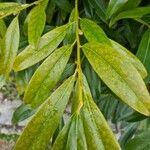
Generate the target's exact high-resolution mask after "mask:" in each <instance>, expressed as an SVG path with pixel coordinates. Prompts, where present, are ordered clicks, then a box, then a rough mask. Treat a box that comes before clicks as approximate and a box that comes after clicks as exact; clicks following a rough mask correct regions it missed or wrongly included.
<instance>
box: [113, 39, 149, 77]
mask: <svg viewBox="0 0 150 150" xmlns="http://www.w3.org/2000/svg"><path fill="white" fill-rule="evenodd" d="M110 41H111V44H112V46H113V48H114V49H115V50H117V51H118V52H119V53H120V54H122V55H123V56H125V59H127V60H128V61H129V62H130V63H132V65H134V67H135V68H136V69H137V71H138V72H139V73H140V75H141V76H142V78H143V79H144V78H145V77H146V76H147V71H146V69H145V67H144V65H143V64H142V62H141V61H140V60H139V59H138V58H137V57H136V56H135V55H134V54H132V53H131V52H130V51H129V50H127V49H126V48H125V47H123V46H122V45H120V44H119V43H117V42H115V41H113V40H110Z"/></svg>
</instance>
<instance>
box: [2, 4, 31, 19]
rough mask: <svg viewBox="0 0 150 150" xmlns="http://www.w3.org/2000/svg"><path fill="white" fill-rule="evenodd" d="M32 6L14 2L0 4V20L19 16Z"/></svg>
mask: <svg viewBox="0 0 150 150" xmlns="http://www.w3.org/2000/svg"><path fill="white" fill-rule="evenodd" d="M30 5H31V4H24V5H21V4H19V3H14V2H6V3H0V19H2V18H4V17H6V16H9V15H11V14H17V13H18V12H19V11H21V10H22V9H24V8H27V7H28V6H30Z"/></svg>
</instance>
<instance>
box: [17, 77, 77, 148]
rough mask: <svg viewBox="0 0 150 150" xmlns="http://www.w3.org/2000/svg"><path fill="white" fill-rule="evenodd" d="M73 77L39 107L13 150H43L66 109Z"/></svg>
mask: <svg viewBox="0 0 150 150" xmlns="http://www.w3.org/2000/svg"><path fill="white" fill-rule="evenodd" d="M74 80H75V78H74V76H71V77H70V78H69V79H67V80H66V81H65V82H64V83H63V84H62V85H61V86H60V87H59V88H58V89H57V90H56V91H54V93H53V94H52V95H51V96H50V97H49V98H48V99H47V100H46V101H45V102H44V103H43V104H42V105H41V107H40V108H39V109H38V111H37V113H36V114H35V115H34V116H33V118H32V120H31V121H30V122H29V123H28V125H27V126H26V128H25V129H24V131H23V133H22V135H21V136H20V138H19V139H18V141H17V143H16V145H15V148H14V150H20V149H22V150H29V149H37V150H38V149H40V150H44V149H45V148H46V146H47V144H48V143H49V141H50V139H51V137H52V135H53V134H54V132H55V130H56V129H57V126H58V124H59V122H60V120H61V117H62V115H63V112H64V110H65V108H66V105H67V102H68V99H69V96H70V94H71V91H72V88H73V85H74Z"/></svg>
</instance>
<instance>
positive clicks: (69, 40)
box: [64, 9, 76, 44]
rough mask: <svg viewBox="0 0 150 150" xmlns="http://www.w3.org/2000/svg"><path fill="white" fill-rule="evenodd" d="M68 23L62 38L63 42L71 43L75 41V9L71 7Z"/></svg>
mask: <svg viewBox="0 0 150 150" xmlns="http://www.w3.org/2000/svg"><path fill="white" fill-rule="evenodd" d="M69 23H72V25H70V27H69V28H68V31H67V34H66V37H65V39H64V44H72V43H73V42H74V41H75V38H76V32H75V31H76V23H75V10H74V9H73V10H72V12H71V14H70V18H69Z"/></svg>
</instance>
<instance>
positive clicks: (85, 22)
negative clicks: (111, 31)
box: [80, 19, 111, 45]
mask: <svg viewBox="0 0 150 150" xmlns="http://www.w3.org/2000/svg"><path fill="white" fill-rule="evenodd" d="M80 26H81V30H82V31H83V33H84V35H85V37H86V39H87V40H88V41H90V42H100V43H107V44H108V45H110V44H111V43H110V41H109V39H108V38H107V36H106V34H105V32H104V31H103V29H101V28H100V26H98V25H97V24H96V23H95V22H93V21H91V20H89V19H81V21H80Z"/></svg>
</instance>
